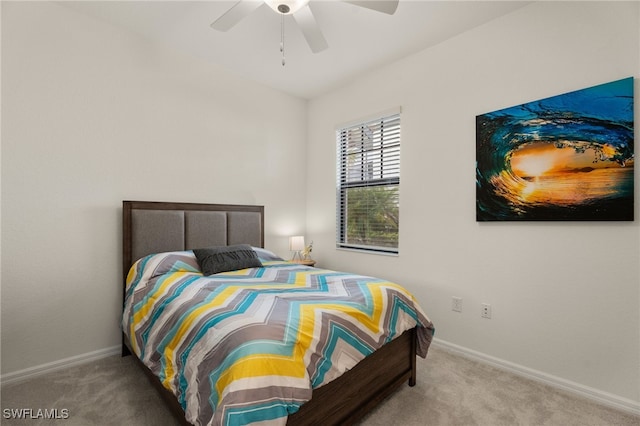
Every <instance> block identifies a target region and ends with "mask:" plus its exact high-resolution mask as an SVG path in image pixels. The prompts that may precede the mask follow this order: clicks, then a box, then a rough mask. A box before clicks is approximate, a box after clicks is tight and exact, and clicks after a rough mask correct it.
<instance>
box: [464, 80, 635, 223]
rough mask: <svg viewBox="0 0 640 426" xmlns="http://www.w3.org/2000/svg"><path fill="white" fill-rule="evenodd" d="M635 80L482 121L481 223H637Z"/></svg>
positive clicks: (478, 186) (522, 107) (507, 111)
mask: <svg viewBox="0 0 640 426" xmlns="http://www.w3.org/2000/svg"><path fill="white" fill-rule="evenodd" d="M633 104H634V102H633V77H629V78H625V79H622V80H617V81H613V82H611V83H606V84H601V85H598V86H593V87H589V88H587V89H582V90H578V91H575V92H570V93H566V94H563V95H558V96H553V97H550V98H546V99H542V100H538V101H534V102H529V103H526V104H522V105H518V106H514V107H511V108H505V109H501V110H499V111H494V112H490V113H487V114H483V115H478V116H477V117H476V220H477V221H481V222H486V221H553V220H557V221H571V220H574V221H587V220H589V221H590V220H593V221H607V220H616V221H632V220H633V210H634V207H633V203H634V163H635V161H634V130H633V124H634V123H633Z"/></svg>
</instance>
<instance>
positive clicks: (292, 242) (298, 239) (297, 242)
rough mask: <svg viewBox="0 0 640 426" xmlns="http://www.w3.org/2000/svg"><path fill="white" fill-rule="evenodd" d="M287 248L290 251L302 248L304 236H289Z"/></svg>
mask: <svg viewBox="0 0 640 426" xmlns="http://www.w3.org/2000/svg"><path fill="white" fill-rule="evenodd" d="M289 250H291V251H301V250H304V237H303V236H302V235H297V236H295V237H289Z"/></svg>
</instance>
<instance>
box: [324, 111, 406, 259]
mask: <svg viewBox="0 0 640 426" xmlns="http://www.w3.org/2000/svg"><path fill="white" fill-rule="evenodd" d="M336 136H337V147H338V152H337V160H338V164H337V172H338V177H337V209H336V210H337V235H336V243H337V246H338V247H342V248H353V249H360V250H368V251H375V252H383V253H398V229H399V189H400V113H399V112H394V113H393V114H390V115H385V116H383V117H381V118H376V119H375V120H371V121H367V122H363V123H357V124H353V125H348V126H344V127H341V128H339V129H338V130H337V135H336Z"/></svg>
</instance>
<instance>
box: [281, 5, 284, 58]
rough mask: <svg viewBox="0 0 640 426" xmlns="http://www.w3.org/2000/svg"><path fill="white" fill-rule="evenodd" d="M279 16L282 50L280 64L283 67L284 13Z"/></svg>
mask: <svg viewBox="0 0 640 426" xmlns="http://www.w3.org/2000/svg"><path fill="white" fill-rule="evenodd" d="M280 16H281V21H280V52H282V66H283V67H284V13H283V14H281V15H280Z"/></svg>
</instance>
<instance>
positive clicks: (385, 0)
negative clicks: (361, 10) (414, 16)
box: [343, 0, 400, 15]
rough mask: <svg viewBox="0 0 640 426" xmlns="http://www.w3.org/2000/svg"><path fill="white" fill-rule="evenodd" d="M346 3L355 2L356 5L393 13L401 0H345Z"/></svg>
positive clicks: (389, 13)
mask: <svg viewBox="0 0 640 426" xmlns="http://www.w3.org/2000/svg"><path fill="white" fill-rule="evenodd" d="M343 1H344V2H345V3H351V4H355V5H356V6H360V7H366V8H367V9H372V10H377V11H378V12H382V13H386V14H387V15H393V14H394V13H396V9H397V8H398V2H399V1H400V0H353V1H351V0H343Z"/></svg>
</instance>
